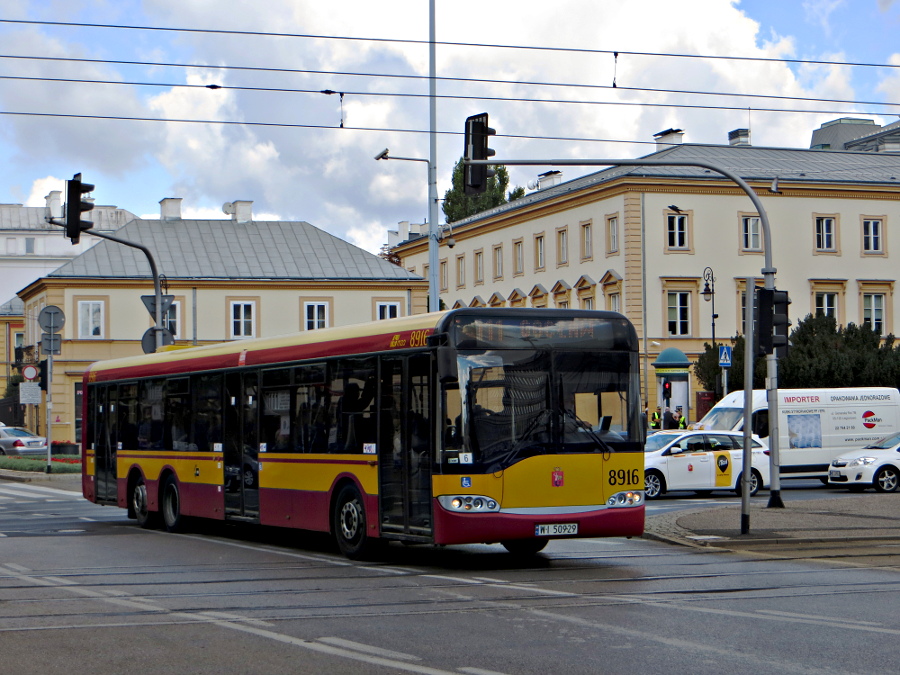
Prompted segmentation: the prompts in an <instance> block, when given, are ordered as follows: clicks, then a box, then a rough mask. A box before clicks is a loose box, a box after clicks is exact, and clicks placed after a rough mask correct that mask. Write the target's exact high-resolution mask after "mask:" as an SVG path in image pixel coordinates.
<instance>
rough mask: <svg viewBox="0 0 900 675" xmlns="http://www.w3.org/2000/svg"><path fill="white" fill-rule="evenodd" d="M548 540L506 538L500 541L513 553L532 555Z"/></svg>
mask: <svg viewBox="0 0 900 675" xmlns="http://www.w3.org/2000/svg"><path fill="white" fill-rule="evenodd" d="M548 542H549V540H547V539H508V540H507V541H501V542H500V543H501V544H503V548H505V549H506V550H507V551H509V552H510V553H512V554H513V555H522V556H525V555H534V554H535V553H539V552H540V551H543V550H544V547H545V546H547V543H548Z"/></svg>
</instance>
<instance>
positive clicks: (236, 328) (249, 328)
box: [231, 301, 256, 339]
mask: <svg viewBox="0 0 900 675" xmlns="http://www.w3.org/2000/svg"><path fill="white" fill-rule="evenodd" d="M255 304H256V303H254V302H241V301H232V303H231V338H232V339H237V338H251V337H253V336H254V334H255V331H254V330H253V320H254V319H253V315H254V313H255V312H254V311H253V310H254V305H255Z"/></svg>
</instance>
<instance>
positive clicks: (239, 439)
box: [222, 373, 259, 521]
mask: <svg viewBox="0 0 900 675" xmlns="http://www.w3.org/2000/svg"><path fill="white" fill-rule="evenodd" d="M258 378H259V376H258V375H257V373H227V374H226V375H225V405H224V419H223V421H222V427H223V429H222V431H223V442H224V444H223V448H222V451H223V457H222V460H223V467H224V469H225V471H224V474H225V486H224V490H225V517H226V518H230V519H234V520H244V519H246V520H252V521H256V520H258V519H259V444H258V443H259V441H258V438H257V427H258V411H259V387H258Z"/></svg>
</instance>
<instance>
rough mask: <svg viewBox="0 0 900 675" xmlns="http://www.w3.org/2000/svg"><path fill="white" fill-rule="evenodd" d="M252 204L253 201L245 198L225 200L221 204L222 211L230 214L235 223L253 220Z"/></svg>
mask: <svg viewBox="0 0 900 675" xmlns="http://www.w3.org/2000/svg"><path fill="white" fill-rule="evenodd" d="M252 206H253V202H252V201H246V200H244V201H242V200H238V201H234V202H225V203H224V204H223V205H222V211H223V212H224V213H228V214H231V219H232V220H233V221H234V222H236V223H250V222H252V221H253V212H252V209H251V207H252Z"/></svg>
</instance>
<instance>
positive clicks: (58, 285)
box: [19, 199, 427, 441]
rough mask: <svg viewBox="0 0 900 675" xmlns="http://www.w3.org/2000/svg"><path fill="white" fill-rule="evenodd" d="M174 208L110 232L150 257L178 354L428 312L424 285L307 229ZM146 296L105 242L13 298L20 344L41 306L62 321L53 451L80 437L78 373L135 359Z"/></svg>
mask: <svg viewBox="0 0 900 675" xmlns="http://www.w3.org/2000/svg"><path fill="white" fill-rule="evenodd" d="M180 202H181V200H180V199H166V200H163V201H162V202H161V204H162V214H161V216H162V217H161V218H160V219H159V220H143V219H134V220H132V221H131V222H129V223H128V224H127V225H125V226H124V227H123V228H121V229H119V230H118V231H116V233H115V236H116V237H118V238H120V239H124V240H127V241H131V242H135V243H138V244H141V245H143V246H146V247H147V248H148V249H149V250H150V251H151V253H152V254H153V256H154V258H155V260H156V264H157V266H158V268H159V273H160V275H161V277H163V293H164V294H167V295H171V296H174V301H173V303H172V306H171V307H170V308H169V310H168V312H167V313H166V316H165V317H164V321H163V323H164V326H165V327H166V328H167V329H168V330H170V331H171V332H172V333H173V335H174V340H175V342H174V344H175V345H176V346H179V347H180V346H191V345H200V344H209V343H212V342H221V341H224V340H241V339H246V338H253V337H269V336H273V335H282V334H286V333H293V332H297V331H306V330H316V329H318V328H324V327H326V326H340V325H348V324H354V323H360V322H364V321H369V320H376V319H387V318H392V317H399V316H407V315H409V314H417V313H422V312H424V311H425V307H426V303H427V282H426V281H424V280H423V279H421V278H420V277H418V276H417V275H415V274H412V273H410V272H408V271H407V270H405V269H403V268H402V267H397V266H396V265H393V264H391V263H389V262H387V261H386V260H383V259H382V258H380V257H378V256H375V255H372V254H370V253H368V252H366V251H364V250H362V249H360V248H357V247H356V246H353V245H352V244H349V243H347V242H345V241H343V240H341V239H338V238H337V237H334V236H332V235H330V234H328V233H326V232H324V231H322V230H319V229H317V228H315V227H313V226H312V225H310V224H309V223H305V222H281V221H273V222H262V221H254V220H253V219H252V214H251V211H250V208H251V207H250V202H234V203H232V204H231V205H230V209H229V212H231V213H232V218H231V219H230V220H221V221H211V220H184V219H182V218H181V216H180ZM226 206H229V205H226ZM83 236H85V237H86V236H90V235H83ZM143 295H153V280H152V275H151V272H150V265H149V263H148V262H147V258H146V256H145V255H144V254H143V253H142V252H141V251H140V250H136V249H134V248H130V247H127V246H124V245H122V244H119V243H115V242H112V241H107V240H103V241H101V242H100V243H98V244H97V245H95V246H94V247H92V248H90V249H89V250H87V251H86V252H84V253H82V254H81V255H80V256H78V257H77V258H75V259H74V260H72V261H71V262H69V263H66V264H65V265H63V266H62V267H60V268H59V269H57V270H55V271H54V272H52V273H50V274H48V275H46V276H44V277H42V278H40V279H38V280H37V281H35V282H34V283H32V284H30V285H28V286H27V287H26V288H25V289H23V290H22V291H20V292H19V297H21V299H22V300H23V302H24V305H25V344H26V345H39V344H40V343H41V333H42V331H41V328H40V327H39V326H38V322H37V317H38V315H39V314H40V311H41V309H42V308H43V307H46V306H48V305H55V306H57V307H59V308H60V309H62V310H63V312H64V314H65V317H66V323H65V326H64V328H63V329H62V331H61V336H62V345H61V353H60V354H59V355H56V356H54V357H53V369H52V389H51V392H52V411H51V415H50V423H51V434H52V438H53V439H54V440H73V441H74V440H77V439H78V437H79V434H80V421H81V408H80V400H81V381H82V375H83V373H84V371H85V369H86V367H87V366H88V365H89V364H90V363H92V362H93V361H98V360H102V359H110V358H118V357H121V356H128V355H133V354H139V353H141V350H142V344H141V339H142V337H143V336H144V334H145V332H146V331H147V330H148V329H149V328H151V326H152V325H153V320H152V318H151V316H150V314H149V312H148V310H147V308H146V307H145V306H144V303H143V302H142V300H141V296H143ZM34 351H35V353H38V352H39V351H40V350H34ZM40 358H46V355H44V356H42V357H40ZM29 407H30V408H33V410H30V411H29V417H28V420H27V424H28V426H30V427H32V428H34V429H36V430H38V431H39V432H41V433H44V432H46V420H45V419H44V418H43V417H41V412H42V410H43V409H44V408H45V406H40V407H39V406H29Z"/></svg>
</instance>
